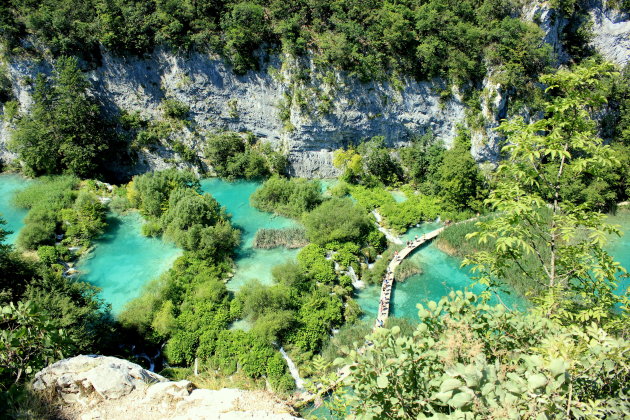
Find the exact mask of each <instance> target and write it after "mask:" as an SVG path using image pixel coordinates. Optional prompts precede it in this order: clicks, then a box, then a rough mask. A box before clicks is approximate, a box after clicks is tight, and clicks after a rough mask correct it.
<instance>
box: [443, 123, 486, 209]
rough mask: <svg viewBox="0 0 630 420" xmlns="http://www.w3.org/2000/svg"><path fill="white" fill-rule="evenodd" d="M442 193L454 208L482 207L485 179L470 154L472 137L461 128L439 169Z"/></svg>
mask: <svg viewBox="0 0 630 420" xmlns="http://www.w3.org/2000/svg"><path fill="white" fill-rule="evenodd" d="M438 176H439V181H438V185H439V188H440V195H441V196H442V197H443V200H444V202H445V205H446V206H447V207H451V208H453V209H454V210H466V209H472V210H479V209H480V208H481V198H482V188H483V180H482V177H481V174H480V172H479V168H478V166H477V162H475V160H474V159H473V157H472V155H471V154H470V137H469V136H468V134H467V133H466V132H464V131H462V130H460V132H459V134H458V136H457V137H456V138H455V144H454V145H453V147H452V148H451V149H449V150H447V151H446V152H444V158H443V160H442V164H441V165H440V168H439V170H438Z"/></svg>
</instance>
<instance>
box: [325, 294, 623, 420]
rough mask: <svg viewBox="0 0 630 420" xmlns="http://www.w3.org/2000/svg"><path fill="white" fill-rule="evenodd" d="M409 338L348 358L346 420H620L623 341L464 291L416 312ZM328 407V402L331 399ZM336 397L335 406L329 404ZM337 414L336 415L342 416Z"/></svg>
mask: <svg viewBox="0 0 630 420" xmlns="http://www.w3.org/2000/svg"><path fill="white" fill-rule="evenodd" d="M418 308H419V312H418V315H419V317H420V324H419V325H418V326H417V328H416V329H415V332H414V333H413V334H405V333H402V332H401V328H400V327H398V326H394V327H393V328H391V329H387V328H381V329H378V330H377V331H376V332H374V333H373V334H371V335H369V336H368V337H367V339H368V340H369V342H370V343H371V345H370V346H366V347H364V350H363V351H361V352H357V351H352V352H351V353H350V354H349V355H347V356H346V357H345V358H340V359H338V360H336V363H338V364H349V365H350V366H351V368H350V369H349V372H350V376H349V377H348V378H347V379H346V381H345V382H344V384H345V385H348V386H349V387H350V388H351V390H352V392H351V393H344V391H343V390H340V391H339V392H340V397H341V398H340V400H341V401H342V402H345V404H342V407H341V408H342V409H343V410H342V413H343V412H344V411H345V410H346V409H349V412H350V418H375V419H386V418H387V419H391V418H394V419H408V418H444V419H461V418H497V419H498V418H501V419H521V418H623V417H624V415H625V414H624V413H627V411H628V410H629V409H630V401H629V400H628V397H627V383H628V380H630V377H629V372H630V370H629V361H628V357H627V352H628V351H630V343H628V341H627V340H626V339H624V338H622V337H616V336H614V335H610V334H609V333H607V332H606V331H604V330H602V329H601V328H598V327H597V326H595V325H590V326H588V327H586V328H584V327H582V326H575V325H571V326H562V325H560V324H558V323H556V322H554V321H553V320H550V319H549V318H547V317H545V316H542V315H540V314H535V313H531V312H525V313H522V312H518V311H516V312H510V311H507V310H506V309H505V308H504V307H503V306H502V305H497V306H489V305H488V304H487V303H485V302H484V301H483V299H481V298H479V297H477V296H475V295H473V294H472V293H469V292H461V291H458V292H457V293H455V292H451V293H450V294H449V296H448V297H443V298H442V299H441V300H440V301H439V302H428V303H427V304H426V305H418ZM333 401H334V400H333ZM338 401H339V400H337V402H338ZM344 416H345V415H344Z"/></svg>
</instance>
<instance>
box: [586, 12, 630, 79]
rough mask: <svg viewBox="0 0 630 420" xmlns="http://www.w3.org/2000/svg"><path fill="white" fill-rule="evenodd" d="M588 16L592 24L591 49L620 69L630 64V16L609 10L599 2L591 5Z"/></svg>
mask: <svg viewBox="0 0 630 420" xmlns="http://www.w3.org/2000/svg"><path fill="white" fill-rule="evenodd" d="M589 14H590V16H591V21H592V23H593V27H592V32H593V39H592V40H591V44H592V45H593V47H595V49H596V50H597V51H598V52H599V53H600V54H601V55H602V56H603V57H604V58H605V59H606V60H608V61H612V62H613V63H615V64H617V65H618V66H620V67H623V66H625V65H627V64H628V63H630V14H628V13H624V12H621V11H619V10H615V9H610V8H608V7H606V6H605V5H603V4H602V2H601V1H595V2H593V3H592V5H591V8H590V10H589Z"/></svg>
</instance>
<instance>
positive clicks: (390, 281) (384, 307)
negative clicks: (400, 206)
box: [374, 226, 445, 329]
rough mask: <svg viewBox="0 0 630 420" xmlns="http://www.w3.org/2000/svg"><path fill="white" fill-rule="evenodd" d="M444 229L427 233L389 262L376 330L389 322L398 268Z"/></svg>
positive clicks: (382, 287) (375, 325) (382, 289)
mask: <svg viewBox="0 0 630 420" xmlns="http://www.w3.org/2000/svg"><path fill="white" fill-rule="evenodd" d="M444 229H445V227H444V226H443V227H441V228H439V229H435V230H434V231H431V232H429V233H425V234H424V235H422V236H421V237H419V238H418V239H416V240H413V241H411V242H410V243H409V244H408V245H407V246H405V247H404V248H403V249H402V250H400V251H398V252H397V253H396V254H395V255H394V258H392V260H391V261H390V262H389V265H388V266H387V273H386V274H385V278H384V279H383V284H382V285H381V298H380V300H379V305H378V315H377V316H376V323H375V324H374V328H375V329H376V328H379V327H382V326H383V325H385V321H387V318H388V317H389V304H390V301H391V298H392V287H393V286H394V281H395V279H394V273H395V272H396V268H398V266H399V265H400V264H401V263H402V262H403V260H404V259H405V258H407V257H408V256H409V255H410V254H411V253H412V252H413V251H415V250H416V248H418V247H419V246H421V245H423V244H425V243H427V242H429V241H430V240H432V239H434V238H435V237H436V236H438V235H439V234H440V233H442V231H443V230H444Z"/></svg>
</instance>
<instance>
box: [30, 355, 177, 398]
mask: <svg viewBox="0 0 630 420" xmlns="http://www.w3.org/2000/svg"><path fill="white" fill-rule="evenodd" d="M164 381H166V379H165V378H164V377H162V376H160V375H158V374H155V373H153V372H149V371H147V370H145V369H143V368H142V367H141V366H139V365H136V364H135V363H131V362H128V361H126V360H121V359H117V358H115V357H105V356H85V355H82V356H77V357H73V358H71V359H64V360H60V361H58V362H57V363H54V364H52V365H50V366H48V367H47V368H45V369H43V370H42V371H40V372H38V373H37V374H36V375H35V379H34V381H33V388H34V389H35V390H36V391H43V390H45V389H54V390H55V391H56V392H57V394H58V395H59V396H60V397H61V398H62V399H63V400H64V401H81V400H82V399H86V398H90V397H92V396H93V394H95V393H96V394H98V395H99V396H100V397H102V398H104V399H118V398H122V397H124V396H126V395H129V394H130V393H131V392H132V391H133V390H135V389H136V388H139V387H145V388H146V387H147V386H148V385H149V384H151V383H154V382H164Z"/></svg>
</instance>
